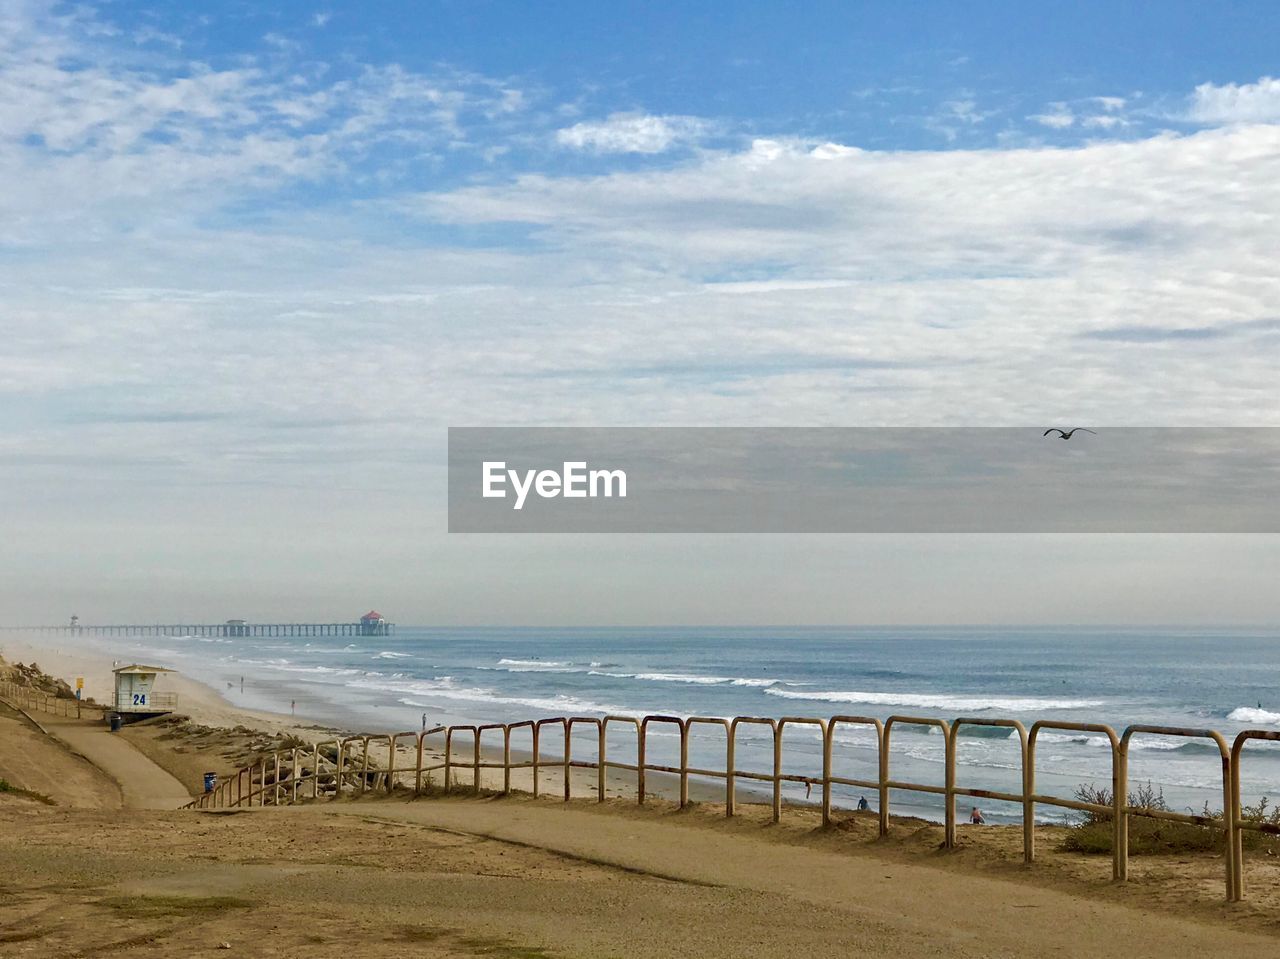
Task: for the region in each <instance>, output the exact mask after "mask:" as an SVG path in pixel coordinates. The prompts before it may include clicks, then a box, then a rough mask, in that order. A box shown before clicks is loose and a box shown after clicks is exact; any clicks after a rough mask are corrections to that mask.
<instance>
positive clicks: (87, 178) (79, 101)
mask: <svg viewBox="0 0 1280 959" xmlns="http://www.w3.org/2000/svg"><path fill="white" fill-rule="evenodd" d="M89 17H90V15H89V14H88V13H83V12H81V13H78V14H77V15H75V16H70V17H67V16H55V15H54V14H53V13H51V12H50V11H49V9H48V8H46V7H44V6H42V5H40V4H29V5H26V6H23V7H17V8H10V10H9V12H8V14H7V15H6V16H5V18H4V19H3V21H2V22H0V182H3V183H6V184H21V188H20V189H18V188H14V187H12V186H11V187H9V188H6V189H4V190H3V191H0V240H4V241H7V242H13V243H17V244H21V245H29V244H31V243H33V242H36V241H37V240H38V237H39V236H40V235H41V234H48V235H56V234H57V233H58V232H59V231H63V230H65V229H66V227H67V223H69V222H72V221H76V222H79V223H80V224H81V225H82V228H83V229H89V230H93V229H98V228H99V227H100V226H101V223H100V222H95V217H98V216H102V217H106V218H108V219H109V220H115V221H118V220H119V219H120V217H121V216H122V215H123V216H125V217H129V218H136V217H138V216H141V215H142V214H143V213H144V211H146V210H148V209H151V210H153V211H154V212H157V213H159V212H160V211H165V212H164V215H169V216H172V215H173V214H174V213H175V212H176V211H177V210H178V209H182V208H185V209H194V208H200V209H213V208H217V207H218V206H219V205H220V204H222V203H223V202H225V200H226V199H227V197H228V196H230V195H239V194H241V193H243V192H244V191H245V190H247V189H249V190H252V189H263V188H269V187H271V186H274V185H278V184H283V183H287V182H296V181H298V180H321V179H324V178H325V177H331V176H339V175H350V173H351V169H352V167H353V166H356V165H358V164H359V163H360V162H361V161H362V159H363V158H365V157H367V156H369V155H370V154H371V153H373V152H374V151H376V150H377V149H378V148H379V147H381V146H383V145H385V144H388V143H394V144H396V145H397V146H398V147H400V148H401V149H402V151H403V150H404V148H406V147H407V148H408V150H407V151H404V152H409V151H414V152H416V153H417V154H418V155H419V156H426V155H430V153H431V152H432V151H440V152H443V151H457V150H459V149H461V148H471V149H474V150H475V151H476V152H477V153H480V152H482V151H487V150H490V149H491V148H492V146H493V144H492V143H484V144H479V143H475V144H473V143H472V142H471V139H470V135H471V132H472V131H473V130H475V129H476V128H477V127H479V126H484V127H486V128H487V127H490V126H492V125H493V123H494V122H495V121H494V119H493V118H495V117H511V116H515V115H518V114H519V113H520V112H521V111H523V110H524V109H525V108H526V106H527V104H526V102H525V99H524V97H523V95H522V93H521V91H520V90H518V89H515V88H513V87H512V86H511V85H510V84H508V83H506V82H502V81H498V80H492V79H489V78H485V77H479V76H475V75H471V74H465V73H460V72H457V71H450V70H446V69H441V70H440V71H439V72H438V73H437V74H435V75H431V76H428V75H424V74H420V73H415V72H412V71H409V70H406V69H404V68H402V67H400V66H398V65H396V64H386V65H379V66H364V67H358V66H357V67H348V68H346V69H345V70H342V71H339V70H335V69H332V68H329V67H323V66H317V65H315V64H305V65H303V66H301V67H295V66H293V65H292V64H290V63H288V62H287V60H286V61H282V62H276V61H274V60H271V61H267V60H262V59H255V58H252V57H242V58H239V59H238V61H237V63H236V65H235V66H231V67H216V66H212V65H208V64H202V63H199V62H190V63H181V62H177V61H173V60H171V59H168V58H165V57H155V58H151V59H148V58H146V57H145V56H141V55H139V53H138V52H137V51H136V50H128V49H121V48H120V47H118V46H117V45H115V43H114V42H113V36H112V32H111V31H110V30H109V29H107V28H106V27H104V26H103V25H101V24H100V23H99V22H98V21H97V20H94V19H91V18H90V19H86V18H89ZM104 37H105V38H106V39H104Z"/></svg>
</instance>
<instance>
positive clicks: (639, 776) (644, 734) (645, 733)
mask: <svg viewBox="0 0 1280 959" xmlns="http://www.w3.org/2000/svg"><path fill="white" fill-rule="evenodd" d="M648 718H649V717H648V716H646V717H645V719H648ZM648 740H649V726H648V724H647V723H645V722H643V721H641V723H640V729H639V730H638V731H637V732H636V805H637V806H643V805H644V787H645V781H644V780H645V776H644V764H645V761H646V760H645V753H646V752H647V749H646V747H647V745H648Z"/></svg>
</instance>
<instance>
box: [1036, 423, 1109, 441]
mask: <svg viewBox="0 0 1280 959" xmlns="http://www.w3.org/2000/svg"><path fill="white" fill-rule="evenodd" d="M1077 431H1079V432H1081V433H1093V435H1094V436H1097V435H1098V434H1097V433H1094V431H1093V430H1087V429H1085V428H1084V427H1083V426H1073V427H1072V428H1071V429H1069V430H1060V429H1058V428H1057V427H1056V426H1055V427H1052V428H1051V429H1047V430H1045V431H1044V435H1045V436H1048V435H1049V434H1050V433H1057V434H1058V435H1059V436H1061V437H1062V438H1063V439H1064V440H1069V439H1071V434H1073V433H1075V432H1077Z"/></svg>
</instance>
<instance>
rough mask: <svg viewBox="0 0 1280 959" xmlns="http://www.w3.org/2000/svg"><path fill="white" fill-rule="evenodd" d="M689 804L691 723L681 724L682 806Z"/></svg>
mask: <svg viewBox="0 0 1280 959" xmlns="http://www.w3.org/2000/svg"><path fill="white" fill-rule="evenodd" d="M688 805H689V723H688V721H687V720H686V721H685V722H683V723H681V724H680V808H681V809H684V808H685V807H686V806H688Z"/></svg>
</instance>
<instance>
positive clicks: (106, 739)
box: [40, 716, 191, 809]
mask: <svg viewBox="0 0 1280 959" xmlns="http://www.w3.org/2000/svg"><path fill="white" fill-rule="evenodd" d="M40 721H41V723H42V724H43V725H44V727H45V728H46V729H47V730H49V732H50V733H51V734H52V735H53V736H56V737H57V738H58V739H60V740H62V742H64V743H66V744H67V745H68V746H70V747H71V748H72V749H73V750H75V751H76V752H77V753H79V754H80V755H82V756H84V757H85V758H86V759H88V760H89V762H91V763H93V765H95V766H97V767H98V768H99V769H101V770H102V771H103V772H104V773H106V774H107V775H108V776H110V777H111V778H112V779H113V780H115V781H116V782H117V783H119V784H120V789H121V792H122V793H123V799H124V805H125V806H126V807H128V808H131V809H176V808H178V807H179V806H182V805H184V804H186V803H188V802H190V801H191V795H190V794H189V793H188V792H187V790H186V787H184V786H183V785H182V783H180V782H179V781H178V780H177V779H175V778H174V777H173V776H171V775H170V774H169V773H167V772H165V771H164V770H163V769H161V768H160V767H159V766H157V765H156V764H155V763H154V762H152V761H151V760H150V759H148V758H147V757H146V756H144V755H143V754H142V753H141V752H139V751H138V750H137V749H135V748H134V747H133V746H132V745H131V744H130V743H129V742H128V741H127V740H124V739H122V738H121V737H119V736H118V735H115V734H113V733H112V732H111V731H110V730H109V729H108V728H107V727H106V725H105V724H103V723H96V722H88V721H85V720H76V719H64V718H62V717H60V716H49V717H47V718H46V717H44V716H42V717H41V720H40Z"/></svg>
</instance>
